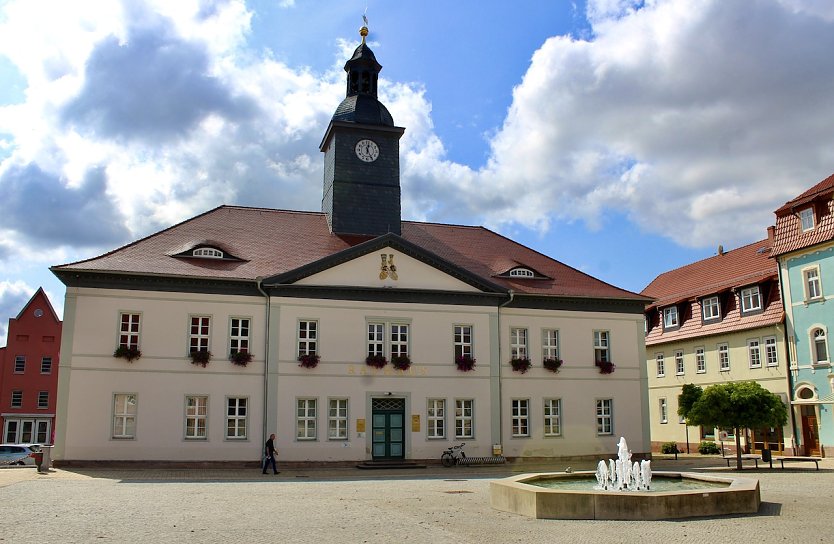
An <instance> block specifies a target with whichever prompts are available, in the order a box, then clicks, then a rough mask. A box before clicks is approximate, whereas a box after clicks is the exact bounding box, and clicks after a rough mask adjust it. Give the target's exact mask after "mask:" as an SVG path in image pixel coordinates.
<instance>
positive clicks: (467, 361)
mask: <svg viewBox="0 0 834 544" xmlns="http://www.w3.org/2000/svg"><path fill="white" fill-rule="evenodd" d="M455 365H456V366H457V367H458V370H460V371H461V372H469V371H470V370H473V369H474V368H475V358H474V357H472V356H471V355H458V356H457V357H455Z"/></svg>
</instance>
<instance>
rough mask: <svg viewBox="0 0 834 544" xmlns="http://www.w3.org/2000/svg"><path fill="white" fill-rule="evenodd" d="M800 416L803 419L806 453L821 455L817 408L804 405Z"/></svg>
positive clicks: (803, 442)
mask: <svg viewBox="0 0 834 544" xmlns="http://www.w3.org/2000/svg"><path fill="white" fill-rule="evenodd" d="M800 418H801V420H802V445H803V446H804V447H805V455H813V456H818V455H821V453H822V452H821V451H820V435H819V428H818V427H817V410H816V408H815V407H814V406H812V405H807V404H805V405H803V406H802V408H801V409H800Z"/></svg>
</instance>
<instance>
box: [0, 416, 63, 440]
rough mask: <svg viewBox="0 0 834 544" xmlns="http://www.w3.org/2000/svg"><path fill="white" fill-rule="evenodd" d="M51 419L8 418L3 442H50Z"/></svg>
mask: <svg viewBox="0 0 834 544" xmlns="http://www.w3.org/2000/svg"><path fill="white" fill-rule="evenodd" d="M50 423H51V420H49V419H30V418H7V419H6V424H5V426H4V427H5V428H4V429H3V442H6V443H8V444H32V443H35V444H49V443H50V434H49V431H50V427H51V425H50Z"/></svg>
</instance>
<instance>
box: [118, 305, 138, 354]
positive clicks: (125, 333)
mask: <svg viewBox="0 0 834 544" xmlns="http://www.w3.org/2000/svg"><path fill="white" fill-rule="evenodd" d="M141 322H142V320H141V314H137V313H128V312H122V313H121V314H119V347H121V348H128V349H131V348H133V349H139V334H140V333H141Z"/></svg>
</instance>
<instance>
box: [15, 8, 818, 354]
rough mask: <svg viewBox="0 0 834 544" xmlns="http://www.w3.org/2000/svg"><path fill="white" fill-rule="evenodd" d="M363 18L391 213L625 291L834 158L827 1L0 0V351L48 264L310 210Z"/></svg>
mask: <svg viewBox="0 0 834 544" xmlns="http://www.w3.org/2000/svg"><path fill="white" fill-rule="evenodd" d="M366 10H367V11H366ZM365 12H366V13H367V17H368V19H369V27H370V35H369V37H368V40H369V45H370V46H371V48H372V49H373V51H374V52H375V54H376V57H377V59H378V60H379V62H380V63H381V64H382V65H383V70H382V73H381V79H380V100H381V101H382V102H383V103H384V104H385V105H386V106H387V107H388V109H389V111H390V112H391V114H392V115H393V117H394V121H395V123H396V124H397V125H398V126H402V127H405V129H406V132H405V135H404V136H403V138H402V140H401V146H400V147H401V148H400V153H401V160H400V165H401V184H402V191H403V218H404V219H407V220H419V221H433V222H440V223H453V224H466V225H484V226H486V227H488V228H491V229H493V230H496V231H498V232H500V233H502V234H504V235H506V236H509V237H511V238H513V239H515V240H517V241H518V242H520V243H523V244H525V245H527V246H529V247H532V248H534V249H536V250H538V251H540V252H542V253H545V254H547V255H549V256H551V257H553V258H555V259H557V260H559V261H561V262H564V263H566V264H568V265H570V266H573V267H574V268H577V269H579V270H582V271H584V272H586V273H588V274H591V275H593V276H595V277H597V278H600V279H602V280H604V281H606V282H609V283H611V284H614V285H617V286H619V287H623V288H625V289H629V290H631V291H635V292H639V291H641V290H642V289H643V288H644V287H645V286H646V285H648V284H649V282H651V280H652V279H654V277H656V276H657V275H658V274H660V273H662V272H664V271H667V270H670V269H673V268H677V267H679V266H682V265H685V264H688V263H690V262H694V261H696V260H699V259H703V258H706V257H709V256H711V255H714V254H715V253H716V250H717V246H718V245H719V244H721V245H723V246H724V248H725V249H731V248H733V247H738V246H741V245H745V244H748V243H751V242H754V241H757V240H761V239H764V238H765V237H766V235H767V233H766V228H767V226H768V225H771V224H773V223H774V215H773V211H774V210H775V209H776V208H778V207H779V206H781V205H782V204H783V203H784V202H786V201H788V200H790V199H792V198H793V197H794V196H796V195H798V194H799V193H801V192H803V191H804V190H805V189H807V188H809V187H811V186H812V185H814V184H816V183H817V182H819V181H820V180H822V179H824V178H825V177H827V176H829V175H830V174H831V173H832V172H834V131H832V130H831V126H832V121H834V99H832V95H831V89H834V55H832V54H831V51H834V2H830V1H829V0H744V1H740V0H730V1H728V0H640V1H638V0H587V1H586V2H583V1H579V0H576V1H570V0H551V1H548V2H539V1H532V0H518V1H516V2H506V1H502V2H498V1H493V0H477V1H476V0H460V1H457V2H441V1H437V0H419V1H416V0H400V1H397V2H393V1H390V0H388V1H384V0H363V1H361V2H360V1H353V0H316V1H315V2H314V1H312V0H309V1H308V0H251V1H243V0H177V1H176V2H170V1H169V0H124V1H118V0H97V1H93V0H90V1H86V0H75V1H73V2H54V1H48V0H0V345H5V336H6V324H7V322H8V319H9V318H10V317H15V316H16V315H17V314H18V312H19V311H20V310H21V308H22V307H23V305H24V304H25V303H26V301H27V300H28V299H29V298H30V297H31V296H32V295H33V294H34V292H35V291H36V290H37V288H38V287H39V286H43V287H44V289H45V290H46V292H47V294H48V295H49V297H50V299H51V301H52V303H53V305H54V306H55V309H56V311H57V312H58V314H59V315H62V313H63V305H64V300H63V299H64V287H63V285H62V284H61V283H60V282H59V281H58V280H57V279H56V278H55V277H54V276H53V275H52V274H51V272H50V271H49V267H50V266H53V265H57V264H64V263H68V262H73V261H77V260H80V259H85V258H89V257H93V256H96V255H100V254H102V253H104V252H107V251H110V250H112V249H115V248H117V247H120V246H122V245H124V244H127V243H129V242H131V241H133V240H136V239H138V238H141V237H144V236H147V235H149V234H152V233H154V232H157V231H159V230H161V229H164V228H166V227H168V226H171V225H173V224H175V223H178V222H180V221H183V220H185V219H188V218H190V217H193V216H195V215H197V214H199V213H202V212H204V211H207V210H209V209H212V208H214V207H216V206H219V205H222V204H230V205H244V206H263V207H269V208H277V209H291V210H312V211H318V210H320V209H321V191H322V180H323V173H322V165H323V156H322V154H321V153H320V152H319V150H318V145H319V143H320V141H321V138H322V136H323V135H324V131H325V129H326V128H327V124H328V121H329V120H330V118H331V116H332V115H333V112H334V111H335V109H336V106H337V105H338V104H339V102H340V101H341V99H342V98H343V97H344V80H345V73H344V71H343V67H344V63H345V61H346V60H347V58H349V56H350V54H351V53H352V51H353V49H354V48H355V47H356V46H357V45H358V43H359V40H360V38H359V35H358V29H359V27H360V26H361V24H362V14H363V13H365Z"/></svg>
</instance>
